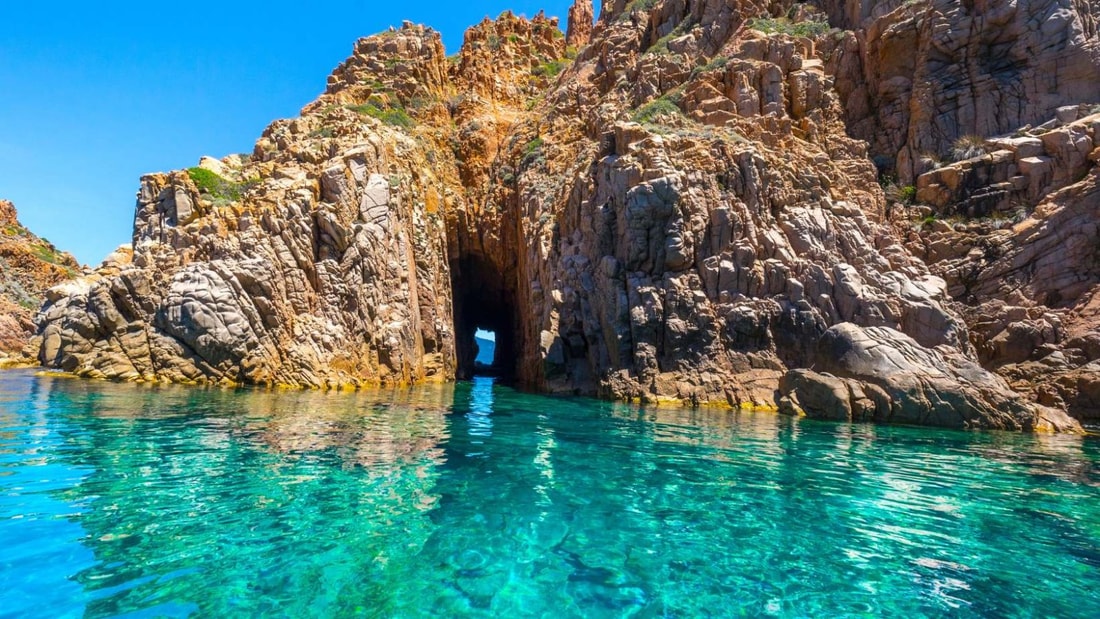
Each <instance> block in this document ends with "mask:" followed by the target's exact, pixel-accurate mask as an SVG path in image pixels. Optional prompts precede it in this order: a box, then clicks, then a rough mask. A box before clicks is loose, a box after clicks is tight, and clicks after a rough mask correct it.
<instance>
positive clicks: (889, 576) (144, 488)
mask: <svg viewBox="0 0 1100 619" xmlns="http://www.w3.org/2000/svg"><path fill="white" fill-rule="evenodd" d="M455 615H460V616H490V615H495V616H510V617H515V616H547V617H565V616H586V617H600V616H606V617H619V616H640V617H663V616H670V617H696V616H701V617H708V616H722V617H725V616H741V615H749V616H761V615H774V616H814V617H821V616H883V615H885V616H905V617H919V616H953V617H955V616H960V617H967V616H972V617H976V616H1058V617H1082V616H1086V617H1087V616H1100V438H1097V437H1088V438H1083V437H1062V436H1059V437H1032V436H1021V435H1014V434H999V433H984V434H978V433H962V432H948V431H940V430H923V429H914V428H896V427H874V426H865V425H847V424H828V423H821V422H812V421H808V420H795V419H790V418H783V417H777V416H773V415H768V414H745V413H741V414H734V413H716V412H692V411H682V410H650V411H645V410H639V409H636V408H631V407H626V406H620V405H612V404H607V403H600V402H594V401H589V400H572V399H571V400H560V399H549V398H543V397H538V396H531V395H525V394H520V393H516V392H514V391H512V390H509V389H505V388H500V387H494V386H492V384H491V383H490V382H488V381H483V380H479V381H476V382H474V383H473V384H469V383H467V384H460V385H458V386H450V387H440V388H426V389H421V390H416V391H411V392H397V393H376V394H355V395H349V394H325V393H315V392H254V391H225V390H202V389H195V388H191V389H188V388H176V387H149V386H138V385H116V384H111V383H102V382H88V381H77V380H71V379H64V378H51V377H39V376H35V375H34V374H32V373H28V372H4V373H0V617H21V616H28V617H66V616H68V617H76V616H87V617H108V616H126V617H154V616H157V617H159V616H180V617H182V616H203V617H219V616H291V617H304V616H319V617H328V616H382V617H388V616H455Z"/></svg>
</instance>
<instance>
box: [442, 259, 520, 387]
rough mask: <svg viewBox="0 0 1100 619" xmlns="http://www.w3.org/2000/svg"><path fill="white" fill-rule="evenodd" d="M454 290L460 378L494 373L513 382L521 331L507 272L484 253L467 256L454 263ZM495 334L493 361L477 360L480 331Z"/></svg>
mask: <svg viewBox="0 0 1100 619" xmlns="http://www.w3.org/2000/svg"><path fill="white" fill-rule="evenodd" d="M451 280H452V290H453V291H454V325H455V348H456V353H457V356H458V368H457V370H456V378H458V379H459V380H470V379H471V378H473V377H474V376H475V375H477V376H494V377H496V378H498V379H499V380H500V381H501V382H504V383H512V382H514V381H515V377H516V364H517V362H518V359H519V355H518V354H517V352H518V351H517V340H518V338H517V335H518V334H517V331H518V323H517V322H516V311H515V293H514V291H513V290H512V288H511V287H510V286H507V285H506V280H505V277H504V274H503V273H502V272H501V271H500V269H498V268H496V267H495V266H494V265H493V264H492V263H491V262H489V261H488V260H486V259H484V258H482V257H480V256H466V257H463V258H461V259H459V260H458V261H456V262H452V263H451ZM479 329H480V330H482V331H488V332H491V333H493V334H494V335H495V337H496V341H495V352H494V354H493V360H492V363H490V364H488V365H484V364H479V363H477V354H478V344H477V340H476V334H477V332H478V330H479Z"/></svg>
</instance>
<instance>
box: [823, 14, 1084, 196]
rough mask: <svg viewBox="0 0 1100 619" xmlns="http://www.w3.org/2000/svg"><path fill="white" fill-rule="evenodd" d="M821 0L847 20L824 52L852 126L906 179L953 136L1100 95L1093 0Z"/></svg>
mask: <svg viewBox="0 0 1100 619" xmlns="http://www.w3.org/2000/svg"><path fill="white" fill-rule="evenodd" d="M818 4H819V5H820V6H822V7H823V8H824V9H825V10H826V11H827V12H828V14H829V15H830V17H831V19H832V23H833V24H834V25H837V26H839V27H841V28H847V29H850V32H846V33H841V34H837V35H836V36H835V37H830V38H829V39H828V40H826V41H824V42H823V45H824V47H825V50H824V51H823V54H824V55H825V56H826V59H825V64H826V66H827V67H828V71H829V72H830V74H832V75H835V77H836V87H837V90H838V92H839V94H840V96H841V99H842V101H844V108H845V115H846V118H847V120H848V125H849V128H850V130H851V134H852V135H853V137H857V138H860V139H863V140H867V142H868V143H869V144H870V147H871V153H872V154H873V155H875V156H878V157H881V158H882V161H884V162H887V166H888V167H891V168H895V167H896V170H897V173H898V176H899V177H900V178H901V180H902V181H903V182H906V183H909V182H911V180H912V179H914V178H916V176H917V175H919V174H920V173H922V172H925V171H927V170H928V169H929V167H930V165H932V163H933V162H934V160H936V159H946V158H947V155H948V153H949V152H950V150H951V148H952V144H953V142H954V141H955V140H956V139H958V138H959V137H962V136H966V135H977V136H993V135H1001V134H1005V133H1008V132H1011V131H1014V130H1016V129H1017V128H1018V127H1022V126H1025V125H1035V124H1039V123H1041V122H1045V121H1046V120H1047V119H1048V118H1051V117H1053V116H1054V114H1055V111H1056V110H1057V109H1058V108H1060V107H1062V106H1076V105H1077V104H1079V103H1096V102H1098V101H1100V38H1098V37H1097V25H1098V20H1097V17H1098V16H1100V6H1098V5H1097V4H1096V3H1095V2H1093V1H1089V0H1085V1H1076V0H1027V1H1022V2H986V1H978V2H958V1H956V0H860V1H858V2H839V1H836V0H824V1H822V2H819V3H818ZM895 161H896V166H895V165H894V162H895Z"/></svg>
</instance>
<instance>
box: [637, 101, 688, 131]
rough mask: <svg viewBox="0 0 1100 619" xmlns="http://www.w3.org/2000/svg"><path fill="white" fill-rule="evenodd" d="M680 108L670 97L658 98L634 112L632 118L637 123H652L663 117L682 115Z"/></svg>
mask: <svg viewBox="0 0 1100 619" xmlns="http://www.w3.org/2000/svg"><path fill="white" fill-rule="evenodd" d="M682 114H683V112H681V111H680V106H678V105H676V103H675V102H674V101H673V100H672V97H671V96H669V95H664V96H661V97H658V98H656V99H654V100H652V101H650V102H649V103H646V104H645V105H642V106H640V107H639V108H638V109H637V110H635V111H634V115H633V116H632V117H631V120H633V121H634V122H636V123H642V124H645V123H651V122H654V120H656V119H657V118H660V117H661V116H670V115H682Z"/></svg>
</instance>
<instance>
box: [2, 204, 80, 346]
mask: <svg viewBox="0 0 1100 619" xmlns="http://www.w3.org/2000/svg"><path fill="white" fill-rule="evenodd" d="M79 269H80V265H79V264H77V262H76V260H75V259H73V257H72V256H71V255H69V254H67V253H64V252H60V251H58V250H57V248H56V247H54V246H53V244H52V243H50V242H49V241H47V240H45V239H43V238H39V237H38V236H35V234H34V233H32V232H31V231H30V230H27V229H26V228H25V227H24V226H23V224H21V223H19V218H18V214H17V213H16V212H15V205H14V204H12V203H11V202H9V201H7V200H0V362H3V363H11V362H23V361H30V360H33V358H34V355H33V352H32V353H31V354H30V356H29V357H27V356H25V355H24V353H23V348H24V347H26V346H27V343H28V341H29V340H30V339H31V336H33V335H34V333H35V326H34V321H33V318H34V313H35V310H36V309H37V308H38V307H39V306H40V305H41V304H42V301H43V299H44V296H45V292H46V290H48V289H49V288H50V287H52V286H55V285H57V284H59V283H60V282H62V281H64V280H66V279H69V278H71V277H73V276H75V275H76V274H77V272H78V271H79Z"/></svg>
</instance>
